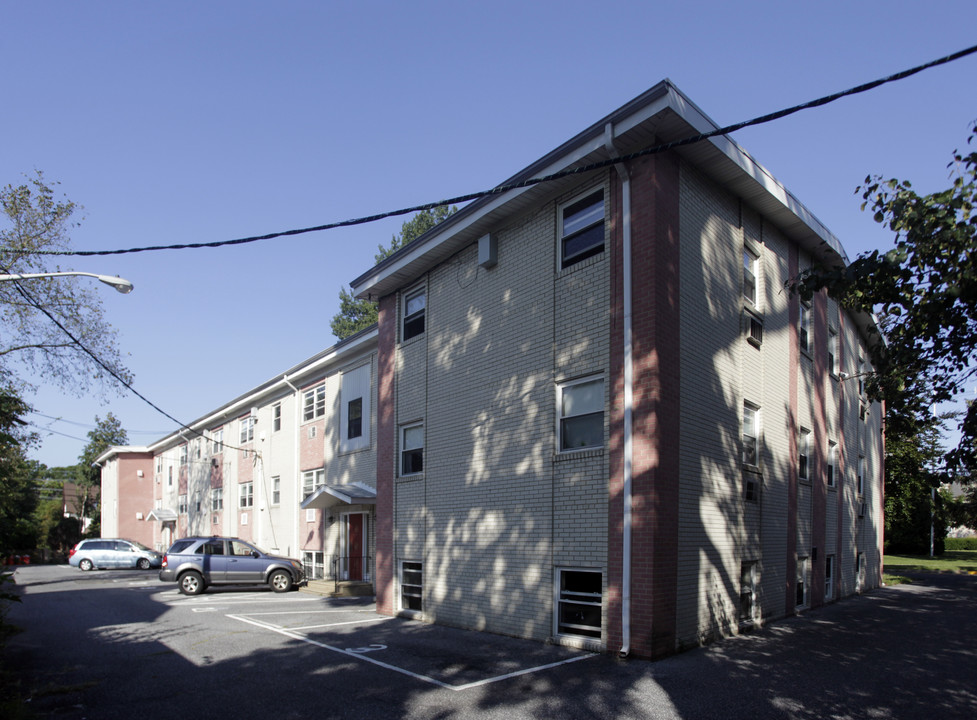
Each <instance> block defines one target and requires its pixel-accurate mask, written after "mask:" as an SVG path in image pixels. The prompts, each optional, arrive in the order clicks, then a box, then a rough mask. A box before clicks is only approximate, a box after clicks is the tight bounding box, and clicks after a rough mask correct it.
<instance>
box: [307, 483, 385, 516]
mask: <svg viewBox="0 0 977 720" xmlns="http://www.w3.org/2000/svg"><path fill="white" fill-rule="evenodd" d="M376 503H377V491H376V490H374V489H373V488H369V487H367V486H366V485H360V484H356V485H323V486H321V487H319V488H318V489H317V490H316V491H315V492H314V493H312V494H311V495H309V496H308V497H307V498H305V500H303V501H302V508H303V509H310V508H314V509H316V510H325V509H327V508H331V507H333V506H335V505H376Z"/></svg>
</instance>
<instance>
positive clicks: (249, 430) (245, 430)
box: [241, 415, 254, 445]
mask: <svg viewBox="0 0 977 720" xmlns="http://www.w3.org/2000/svg"><path fill="white" fill-rule="evenodd" d="M253 440H254V416H253V415H248V416H247V417H243V418H241V444H242V445H243V444H244V443H249V442H251V441H253Z"/></svg>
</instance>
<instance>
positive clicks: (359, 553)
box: [98, 329, 377, 582]
mask: <svg viewBox="0 0 977 720" xmlns="http://www.w3.org/2000/svg"><path fill="white" fill-rule="evenodd" d="M376 335H377V333H376V330H375V329H373V330H368V331H365V332H363V333H360V334H358V335H356V336H353V337H352V338H349V339H347V340H346V341H344V342H341V343H339V344H338V345H336V346H334V347H331V348H328V349H326V350H324V351H322V352H321V353H319V354H317V355H315V356H314V357H312V358H309V359H308V360H306V361H304V362H302V363H300V364H299V365H296V366H294V367H291V368H289V369H288V370H287V371H285V372H283V373H281V374H279V375H277V376H275V377H274V378H271V379H270V380H268V381H267V382H265V383H262V384H261V385H259V386H257V387H255V388H253V389H251V390H249V391H248V392H246V393H245V394H243V395H241V396H239V397H237V398H235V399H233V400H231V401H230V402H228V403H226V404H224V405H222V406H221V407H219V408H217V409H215V410H213V411H212V412H210V413H208V414H206V415H204V416H203V417H201V418H199V419H197V420H195V421H193V422H191V423H189V424H188V425H187V427H186V428H185V429H183V430H181V431H178V432H175V433H172V434H170V435H168V436H166V437H164V438H161V439H160V440H158V441H157V442H154V443H152V444H151V445H148V446H146V447H114V448H110V449H109V450H107V451H106V452H105V453H104V454H103V455H102V456H101V457H100V458H98V462H99V463H100V464H101V466H102V491H103V503H102V523H103V525H102V528H103V534H106V533H107V532H108V529H109V528H114V529H115V530H113V536H120V537H129V538H132V539H133V540H139V541H140V542H143V543H145V544H146V545H149V546H150V547H155V548H157V549H159V550H166V548H168V547H169V546H170V544H171V543H172V542H173V540H175V539H177V538H181V537H187V536H189V535H226V536H232V537H239V538H242V539H244V540H249V541H251V542H253V543H254V544H256V545H258V546H259V547H261V548H262V549H264V550H267V551H269V552H274V553H277V554H283V555H287V556H289V557H296V558H299V559H301V560H302V561H303V563H304V565H305V570H306V574H307V576H308V577H309V578H311V579H326V578H328V579H335V580H342V581H351V582H372V579H373V572H374V570H373V556H374V549H373V548H374V537H375V530H374V528H375V527H376V517H375V513H374V506H375V503H376V483H375V474H376V435H375V427H376V383H375V381H374V378H375V377H376V371H377V355H376ZM106 536H107V535H106Z"/></svg>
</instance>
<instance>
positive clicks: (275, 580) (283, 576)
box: [268, 570, 292, 593]
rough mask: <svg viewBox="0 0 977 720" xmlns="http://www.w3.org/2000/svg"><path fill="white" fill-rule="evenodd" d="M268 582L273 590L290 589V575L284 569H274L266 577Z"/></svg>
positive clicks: (279, 591)
mask: <svg viewBox="0 0 977 720" xmlns="http://www.w3.org/2000/svg"><path fill="white" fill-rule="evenodd" d="M268 584H269V585H271V589H272V590H274V591H275V592H278V593H283V592H288V591H289V590H291V589H292V576H291V575H289V574H288V573H287V572H285V571H284V570H276V571H275V572H273V573H272V574H271V576H270V577H269V578H268Z"/></svg>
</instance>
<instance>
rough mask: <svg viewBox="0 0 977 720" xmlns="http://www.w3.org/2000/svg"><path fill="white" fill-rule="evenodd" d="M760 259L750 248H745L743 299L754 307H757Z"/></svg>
mask: <svg viewBox="0 0 977 720" xmlns="http://www.w3.org/2000/svg"><path fill="white" fill-rule="evenodd" d="M759 266H760V258H759V257H758V256H757V254H756V253H754V252H753V251H752V250H750V249H749V248H743V298H744V299H745V300H746V301H747V302H748V303H750V304H751V305H753V306H754V307H755V306H756V305H757V299H758V288H757V277H758V270H759Z"/></svg>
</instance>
